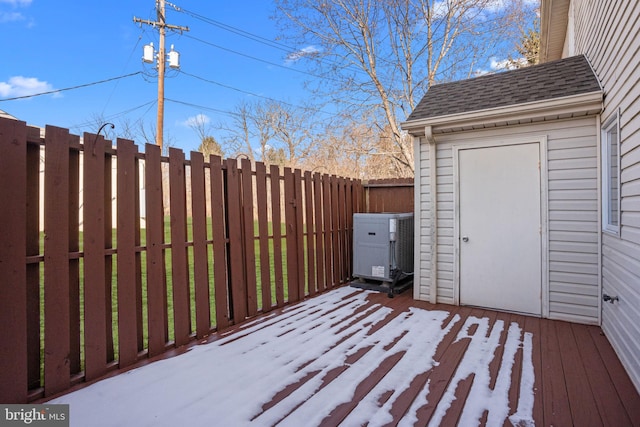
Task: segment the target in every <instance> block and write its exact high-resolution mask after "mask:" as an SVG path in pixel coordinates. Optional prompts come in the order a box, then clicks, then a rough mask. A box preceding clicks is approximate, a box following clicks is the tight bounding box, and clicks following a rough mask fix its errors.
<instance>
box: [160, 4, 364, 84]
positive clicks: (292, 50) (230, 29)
mask: <svg viewBox="0 0 640 427" xmlns="http://www.w3.org/2000/svg"><path fill="white" fill-rule="evenodd" d="M167 4H168V5H170V6H171V7H173V8H174V9H175V10H176V11H177V12H182V13H185V14H187V15H189V16H191V17H193V18H196V19H199V20H200V21H203V22H205V23H207V24H209V25H212V26H214V27H218V28H220V29H222V30H224V31H228V32H230V33H233V34H237V35H239V36H241V37H244V38H247V39H249V40H253V41H255V42H258V43H262V44H264V45H266V46H269V47H272V48H274V49H278V50H281V51H283V52H286V53H287V54H288V55H291V54H292V53H295V52H300V49H296V48H294V47H291V46H288V45H286V44H283V43H280V42H277V41H274V40H271V39H268V38H266V37H262V36H260V35H258V34H254V33H251V32H249V31H246V30H243V29H241V28H238V27H234V26H233V25H229V24H225V23H223V22H220V21H216V20H215V19H211V18H208V17H206V16H203V15H200V14H198V13H196V12H192V11H190V10H186V9H183V8H181V7H178V6H176V5H174V4H171V3H169V2H167ZM319 60H320V62H325V63H329V64H333V65H339V66H343V64H341V63H339V62H338V61H332V60H330V59H327V58H320V59H319ZM346 68H349V69H351V70H352V71H355V72H358V73H363V74H366V73H365V72H364V71H363V70H361V69H360V68H356V67H352V66H347V67H346ZM312 75H313V74H312ZM314 77H317V76H314Z"/></svg>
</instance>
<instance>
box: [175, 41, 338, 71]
mask: <svg viewBox="0 0 640 427" xmlns="http://www.w3.org/2000/svg"><path fill="white" fill-rule="evenodd" d="M184 37H187V38H190V39H193V40H195V41H198V42H200V43H203V44H206V45H209V46H211V47H215V48H216V49H220V50H224V51H226V52H230V53H233V54H234V55H239V56H243V57H245V58H249V59H251V60H254V61H258V62H262V63H264V64H268V65H272V66H274V67H279V68H283V69H285V70H288V71H294V72H296V73H300V74H306V75H308V76H311V77H315V78H317V79H323V80H333V81H336V82H338V81H339V80H337V79H333V78H331V77H322V76H318V75H316V74H313V73H310V72H308V71H302V70H298V69H297V68H291V67H287V66H285V65H282V64H277V63H275V62H271V61H267V60H265V59H261V58H258V57H255V56H252V55H248V54H246V53H242V52H238V51H237V50H233V49H229V48H226V47H224V46H220V45H217V44H215V43H211V42H208V41H206V40H202V39H199V38H197V37H194V36H191V35H189V34H185V35H184Z"/></svg>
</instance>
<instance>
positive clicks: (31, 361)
mask: <svg viewBox="0 0 640 427" xmlns="http://www.w3.org/2000/svg"><path fill="white" fill-rule="evenodd" d="M26 173H27V181H26V182H27V193H26V194H27V198H26V210H27V211H26V215H25V217H26V226H27V228H26V246H27V257H37V258H38V256H39V255H40V231H39V230H40V218H39V215H40V144H35V143H33V144H27V165H26ZM69 173H70V174H71V173H72V171H71V170H70V171H69ZM76 197H77V196H76ZM69 209H71V206H69ZM76 216H77V215H76ZM3 236H4V234H3ZM40 265H41V263H40V261H33V262H28V263H27V271H26V273H27V276H26V278H27V283H26V289H27V307H26V309H27V349H28V354H27V358H28V361H27V366H28V377H29V380H28V383H29V389H36V388H39V387H40ZM73 339H74V336H73V334H72V335H71V340H73ZM76 340H77V341H78V342H79V337H78V336H76ZM72 356H73V354H70V362H73V358H72ZM70 364H71V366H72V367H73V366H74V364H73V363H70Z"/></svg>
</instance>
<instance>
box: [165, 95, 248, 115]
mask: <svg viewBox="0 0 640 427" xmlns="http://www.w3.org/2000/svg"><path fill="white" fill-rule="evenodd" d="M165 100H166V101H169V102H173V103H174V104H181V105H186V106H188V107H193V108H198V109H201V110H208V111H213V112H216V113H220V114H225V115H227V116H233V117H240V116H241V115H240V114H238V113H234V112H233V111H226V110H220V109H217V108H212V107H205V106H204V105H197V104H193V103H190V102H185V101H178V100H175V99H170V98H165Z"/></svg>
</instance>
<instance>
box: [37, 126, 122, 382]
mask: <svg viewBox="0 0 640 427" xmlns="http://www.w3.org/2000/svg"><path fill="white" fill-rule="evenodd" d="M84 141H85V154H84V158H83V165H84V178H85V179H84V190H83V196H84V197H83V200H84V203H83V224H84V320H85V321H84V323H85V325H84V349H85V351H84V354H85V377H86V379H87V380H92V379H95V378H98V377H100V376H101V375H103V374H104V373H105V372H106V365H107V314H106V310H105V308H106V304H107V301H106V299H105V295H106V293H107V289H106V286H105V283H106V282H105V275H106V264H105V239H104V221H105V217H106V212H105V205H104V187H105V177H106V173H105V170H104V166H105V161H104V158H105V147H104V145H105V143H104V139H103V138H102V136H99V135H92V134H88V133H85V134H84ZM89 177H91V179H88V178H89ZM109 208H110V206H109ZM45 263H46V262H45ZM109 279H111V277H109Z"/></svg>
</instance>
